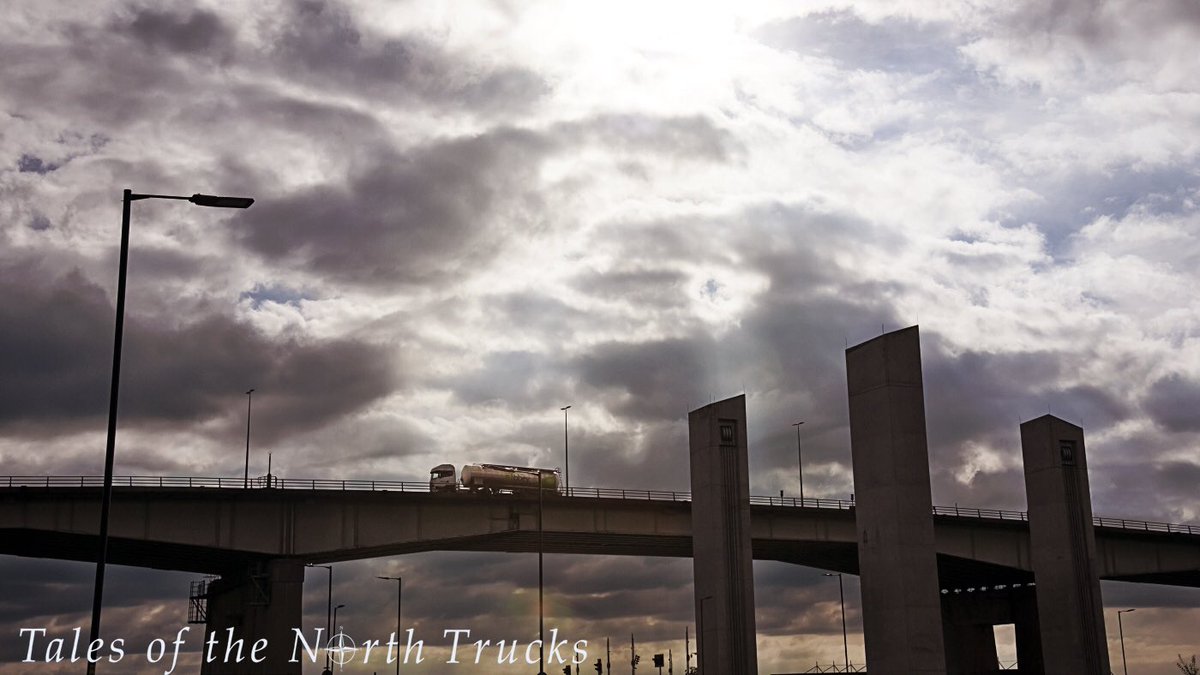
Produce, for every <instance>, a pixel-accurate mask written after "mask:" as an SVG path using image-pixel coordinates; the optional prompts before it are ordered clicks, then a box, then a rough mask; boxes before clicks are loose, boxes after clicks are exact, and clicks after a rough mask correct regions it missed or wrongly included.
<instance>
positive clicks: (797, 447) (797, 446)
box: [792, 422, 804, 506]
mask: <svg viewBox="0 0 1200 675" xmlns="http://www.w3.org/2000/svg"><path fill="white" fill-rule="evenodd" d="M801 424H804V422H796V423H794V424H792V426H794V427H796V455H797V456H798V458H799V460H800V461H799V465H800V506H804V451H803V450H801V449H800V425H801Z"/></svg>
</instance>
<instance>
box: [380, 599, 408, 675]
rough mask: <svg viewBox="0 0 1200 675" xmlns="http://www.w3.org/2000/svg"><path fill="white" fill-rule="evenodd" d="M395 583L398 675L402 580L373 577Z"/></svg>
mask: <svg viewBox="0 0 1200 675" xmlns="http://www.w3.org/2000/svg"><path fill="white" fill-rule="evenodd" d="M375 578H376V579H383V580H384V581H395V582H396V675H400V608H401V606H402V605H401V604H400V603H401V602H403V601H404V579H403V578H401V577H375Z"/></svg>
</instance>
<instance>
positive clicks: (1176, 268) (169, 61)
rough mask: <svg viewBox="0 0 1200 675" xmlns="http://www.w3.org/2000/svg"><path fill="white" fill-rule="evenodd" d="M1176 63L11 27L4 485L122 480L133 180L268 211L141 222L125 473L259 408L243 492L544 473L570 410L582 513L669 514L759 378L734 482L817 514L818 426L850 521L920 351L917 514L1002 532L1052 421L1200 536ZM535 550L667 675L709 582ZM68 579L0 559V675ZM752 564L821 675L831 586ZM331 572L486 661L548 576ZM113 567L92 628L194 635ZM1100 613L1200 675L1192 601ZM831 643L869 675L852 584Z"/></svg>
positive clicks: (835, 39) (184, 6)
mask: <svg viewBox="0 0 1200 675" xmlns="http://www.w3.org/2000/svg"><path fill="white" fill-rule="evenodd" d="M1198 42H1200V5H1197V4H1196V3H1195V2H1193V1H1192V0H1158V1H1157V2H1154V3H1144V2H1135V1H1134V0H1051V1H1049V2H1047V1H1043V0H1016V1H1014V0H970V1H966V2H941V1H937V0H926V1H915V0H912V1H908V2H904V1H894V2H874V1H866V0H864V1H859V2H846V1H838V0H814V1H813V2H806V3H792V2H753V1H743V2H736V3H733V2H722V3H707V2H695V1H692V2H682V1H678V2H676V1H671V0H661V1H657V2H653V3H646V2H632V1H628V2H627V1H621V0H612V1H609V2H604V3H582V2H573V3H562V2H554V1H549V0H546V1H537V0H530V1H528V2H506V1H502V0H496V1H493V2H455V3H434V2H387V3H381V2H367V1H365V0H339V1H334V0H329V1H306V2H261V1H258V0H256V1H254V2H249V1H246V0H228V1H226V2H221V3H216V2H212V3H205V2H196V3H186V2H169V1H168V2H155V3H148V2H126V1H124V0H120V1H112V0H96V1H94V2H87V3H78V2H66V1H63V0H36V1H35V0H17V2H16V3H15V4H12V3H10V5H8V6H6V11H5V12H4V13H3V16H0V62H2V63H3V64H4V66H3V68H2V69H0V114H2V115H3V122H2V123H0V326H3V330H2V331H0V381H2V382H3V386H2V387H0V465H2V466H3V470H2V471H0V473H3V474H7V475H43V474H50V475H81V474H82V475H99V474H100V473H102V469H103V467H102V463H103V448H104V428H105V412H106V406H107V395H108V388H107V387H108V378H109V375H110V371H109V368H110V358H111V356H110V354H111V347H112V343H111V331H112V322H113V303H114V299H113V298H114V296H115V287H116V268H117V251H118V244H119V227H120V197H121V190H122V189H124V188H131V189H133V190H134V191H139V192H149V193H166V194H184V195H190V194H192V193H195V192H200V193H212V194H232V195H246V196H252V197H254V198H255V200H256V203H255V204H254V206H253V207H251V208H250V209H248V210H246V211H244V212H233V211H223V210H213V209H203V208H195V207H192V206H190V205H188V204H187V203H184V202H167V201H142V202H137V203H135V204H134V205H133V229H132V238H131V251H132V252H131V258H130V276H129V290H128V297H127V317H126V340H125V348H124V362H123V366H122V392H121V408H120V421H119V424H120V426H119V435H118V448H117V461H116V471H117V473H118V474H120V475H129V474H133V475H167V476H225V477H236V476H240V475H241V474H242V471H243V461H244V456H243V452H244V447H243V444H244V441H245V439H244V434H245V424H246V397H245V394H244V392H245V391H246V390H247V389H249V388H251V387H253V388H254V389H255V390H256V391H255V394H254V399H253V405H254V410H253V437H252V443H253V449H252V457H251V467H250V471H251V474H252V475H261V474H264V473H265V472H266V464H267V453H270V454H271V462H272V468H273V472H274V473H275V474H276V475H279V476H283V477H288V478H314V477H317V478H321V477H338V478H377V479H394V480H410V481H421V480H425V479H426V478H427V477H428V471H429V469H430V468H431V467H433V466H434V465H436V464H440V463H443V462H449V463H453V464H455V465H456V466H461V465H462V464H465V463H471V462H481V461H482V462H495V463H516V464H521V465H528V466H562V464H563V461H562V455H561V453H562V425H563V417H562V413H561V412H560V411H559V409H560V408H561V407H562V406H565V405H568V404H569V405H571V406H572V408H571V410H570V418H569V420H570V421H569V423H570V443H571V449H572V450H573V452H572V453H571V457H572V463H571V466H570V474H571V484H572V485H573V486H597V487H627V488H643V489H644V488H654V489H674V490H686V489H687V487H688V477H687V472H686V471H685V470H681V464H682V463H684V462H685V461H686V457H687V455H686V448H687V430H686V413H687V411H689V410H691V409H694V408H697V407H699V406H702V405H704V404H707V403H709V402H711V401H713V400H718V399H721V398H724V397H727V396H730V395H735V394H741V393H743V392H744V393H745V394H746V396H747V407H748V413H749V420H748V432H749V445H750V460H749V461H750V467H751V492H752V494H760V495H768V494H777V493H778V492H779V491H780V490H783V491H784V492H785V493H786V494H789V495H794V494H795V493H796V491H797V489H798V488H797V456H796V455H797V453H796V446H795V435H794V430H793V427H792V426H791V424H792V423H793V422H795V421H799V420H803V421H804V422H805V424H804V426H803V428H802V430H803V445H804V480H805V491H806V495H808V496H822V497H829V498H846V497H848V495H849V494H850V493H851V492H853V486H852V476H851V471H850V450H849V432H848V427H847V404H846V391H845V370H844V360H843V359H844V357H843V351H844V349H845V348H846V347H847V346H849V345H854V344H856V343H859V342H862V341H864V340H867V339H870V338H872V337H875V336H877V335H879V334H880V332H881V330H894V329H896V328H900V327H903V326H908V325H913V324H919V325H920V327H921V336H922V345H921V347H922V355H923V359H924V380H925V397H926V408H927V426H928V436H929V452H930V456H931V461H932V466H931V478H932V486H933V500H934V503H935V504H953V503H959V504H962V505H970V506H979V507H990V508H1007V509H1021V508H1023V506H1024V486H1023V479H1022V474H1021V462H1020V445H1019V436H1018V424H1019V423H1020V422H1021V421H1024V420H1027V419H1031V418H1034V417H1037V416H1040V415H1041V414H1044V413H1046V412H1047V411H1049V412H1052V413H1053V414H1055V415H1058V416H1060V417H1063V418H1064V419H1067V420H1069V421H1072V422H1074V423H1076V424H1079V425H1081V426H1083V427H1084V429H1085V433H1086V438H1087V451H1088V455H1089V464H1090V474H1091V475H1090V478H1091V487H1092V499H1093V504H1094V510H1095V512H1096V514H1098V515H1105V516H1118V517H1120V516H1124V517H1130V518H1140V519H1147V520H1159V521H1168V522H1190V523H1196V522H1200V497H1198V496H1197V491H1196V486H1197V484H1200V415H1198V414H1197V410H1200V325H1198V323H1197V319H1198V317H1200V295H1197V294H1196V293H1195V292H1194V289H1195V288H1196V286H1197V283H1198V282H1200V271H1198V270H1200V264H1198V263H1200V51H1198V50H1196V49H1195V45H1196V44H1197V43H1198ZM547 564H548V568H547V569H548V570H550V571H549V572H548V575H547V583H548V587H547V588H548V590H547V594H548V597H549V598H550V606H551V614H552V617H553V621H555V622H556V623H557V625H559V626H561V627H563V629H564V630H567V629H569V630H570V631H571V632H572V634H575V633H578V634H579V635H580V636H582V637H585V638H587V639H589V640H599V641H600V642H601V643H602V642H603V639H604V637H606V636H611V637H612V639H613V642H614V647H616V645H620V646H621V647H620V649H623V650H626V651H625V652H621V654H624V655H625V656H623V657H620V658H625V659H627V658H628V656H627V654H628V652H627V649H628V647H627V638H628V635H629V633H631V632H634V633H637V634H638V635H639V640H642V641H645V642H646V643H648V644H647V647H646V649H645V650H639V651H642V653H643V654H646V653H653V652H652V651H650V650H654V649H658V648H659V647H661V649H660V651H661V650H665V649H666V648H668V647H670V648H671V649H672V650H673V653H674V655H675V656H676V660H677V662H678V661H680V660H681V656H680V655H681V654H682V651H683V643H682V637H683V633H684V628H685V626H694V619H695V617H694V616H693V609H692V585H691V564H690V561H687V560H669V559H656V558H617V557H598V558H597V557H586V556H551V557H549V558H548V563H547ZM91 569H92V568H91V566H88V565H80V564H74V563H60V562H48V561H36V560H27V559H19V558H13V557H0V644H3V645H4V647H3V653H0V673H15V672H26V671H24V670H22V669H21V666H20V665H19V664H14V663H12V661H13V660H14V654H16V653H17V652H16V651H15V649H14V645H15V644H16V643H15V642H14V637H15V635H16V632H17V628H18V627H19V626H25V625H29V624H31V623H37V624H38V625H43V624H52V625H56V626H75V625H85V626H86V614H87V612H88V609H89V607H90V597H91ZM754 569H755V590H756V602H757V607H758V615H757V629H758V642H759V661H760V669H761V671H762V672H764V673H767V672H788V671H791V670H801V669H803V668H802V667H801V666H803V667H807V666H808V665H811V663H812V662H814V661H817V660H820V661H821V662H822V663H826V662H832V661H834V660H836V659H838V658H839V657H840V654H841V647H842V645H841V640H840V637H841V635H840V633H841V625H840V614H839V607H838V604H837V597H838V596H837V584H836V580H834V579H830V578H826V577H823V576H822V573H821V571H820V570H811V569H805V568H798V567H793V566H790V565H784V564H779V563H756V564H755V568H754ZM336 570H337V571H336V573H335V574H336V581H337V587H336V589H335V592H336V593H337V594H338V595H339V597H340V598H343V599H342V600H339V602H345V603H346V604H347V606H348V607H350V608H352V609H350V610H347V615H346V616H347V621H350V620H351V619H350V618H349V617H351V616H353V620H354V621H358V622H361V623H369V624H382V625H390V623H388V622H390V621H391V619H390V618H389V617H391V616H393V615H392V614H391V612H392V611H393V610H392V607H393V606H392V604H391V602H392V597H393V596H391V595H390V589H388V588H383V587H380V586H379V585H380V584H382V583H383V582H378V581H375V580H374V579H373V577H374V576H375V575H376V574H388V573H390V574H403V575H404V576H405V578H406V579H409V580H411V586H410V587H406V594H405V598H406V603H405V604H406V615H407V616H409V617H411V619H412V621H413V622H414V625H415V626H416V627H417V628H418V630H419V631H421V632H440V630H441V628H442V627H447V626H456V625H465V626H471V627H477V628H476V630H478V631H480V632H481V633H489V634H490V633H491V632H496V633H500V632H507V631H508V630H510V629H511V627H512V626H514V625H518V624H519V623H520V622H521V621H525V622H528V620H529V618H528V617H529V615H528V610H529V605H528V600H529V597H530V596H529V584H530V583H531V582H532V579H534V578H535V577H534V575H535V574H536V571H535V570H536V566H535V563H534V562H533V560H532V559H531V558H530V557H529V556H520V555H506V554H468V553H453V554H452V553H428V554H420V555H412V556H405V557H400V558H391V559H379V560H370V561H360V562H354V563H341V564H338V565H337V567H336ZM319 572H320V573H319V574H316V573H310V574H309V580H308V582H307V584H306V587H305V592H306V596H305V598H306V600H305V611H306V621H311V622H314V623H315V622H317V620H318V619H317V617H322V618H323V616H324V594H325V589H324V585H323V584H324V571H323V570H320V571H319ZM110 579H111V582H110V585H109V590H108V599H109V603H110V607H112V609H110V610H109V611H108V612H106V614H105V626H106V630H113V631H124V632H126V633H128V634H130V635H131V636H133V635H143V636H146V635H152V636H160V635H162V634H164V633H165V634H166V635H167V636H168V637H169V636H172V635H173V634H174V631H175V630H176V629H177V627H178V626H180V625H182V622H183V618H184V617H185V616H186V590H187V582H188V581H189V580H190V577H189V576H188V575H184V574H179V573H170V572H155V571H148V570H138V569H132V568H117V569H116V570H115V571H114V572H113V573H112V574H111V575H110ZM1103 594H1104V602H1105V607H1106V612H1105V616H1106V620H1107V621H1108V622H1109V624H1110V626H1109V638H1110V654H1111V655H1112V657H1113V658H1114V663H1115V662H1116V661H1115V660H1116V659H1118V658H1119V651H1118V650H1119V647H1118V645H1117V643H1116V637H1115V636H1116V630H1115V628H1116V626H1115V623H1116V619H1115V610H1116V609H1117V608H1118V607H1121V608H1125V607H1131V608H1133V607H1135V608H1137V609H1138V613H1136V614H1132V615H1125V624H1126V628H1127V630H1126V631H1125V633H1126V648H1127V651H1128V657H1129V665H1130V668H1131V672H1132V671H1134V669H1136V672H1138V673H1143V674H1145V675H1167V674H1168V673H1173V672H1175V670H1174V668H1173V666H1172V665H1171V664H1172V663H1173V662H1174V660H1175V655H1176V654H1177V653H1182V654H1191V653H1195V652H1198V651H1200V638H1198V637H1197V635H1198V634H1200V630H1198V627H1200V591H1197V590H1194V589H1170V588H1155V587H1139V586H1134V585H1129V584H1115V583H1105V584H1104V585H1103ZM450 599H453V601H450ZM847 617H848V622H849V625H850V629H851V639H850V642H851V644H850V647H851V649H850V651H851V658H852V659H853V658H856V655H857V658H858V659H859V660H860V661H861V655H862V647H861V644H862V641H861V640H862V639H861V632H860V629H859V626H860V625H861V617H860V615H859V609H858V596H857V581H856V580H854V579H851V578H847ZM534 626H535V624H534ZM497 637H502V636H500V635H497ZM514 637H516V636H514ZM522 637H523V639H525V640H528V639H530V636H529V635H523V636H522ZM668 640H669V641H671V642H670V643H668ZM1006 644H1007V643H1006ZM1003 655H1004V648H1003V647H1002V650H1001V656H1002V658H1003ZM617 659H618V652H617V651H616V649H614V665H616V661H617ZM646 660H648V657H647V656H643V663H645V661H646ZM676 667H678V663H677V666H676ZM39 672H45V673H54V672H57V671H55V670H54V669H53V668H50V667H47V668H45V669H42V670H40V671H39ZM64 672H65V671H64ZM146 672H162V670H161V669H159V670H157V671H155V670H153V669H148V670H146ZM413 672H427V673H438V672H459V671H455V670H450V671H445V670H442V671H439V670H437V669H436V668H427V669H426V670H414V671H413ZM512 672H516V671H515V670H514V671H512Z"/></svg>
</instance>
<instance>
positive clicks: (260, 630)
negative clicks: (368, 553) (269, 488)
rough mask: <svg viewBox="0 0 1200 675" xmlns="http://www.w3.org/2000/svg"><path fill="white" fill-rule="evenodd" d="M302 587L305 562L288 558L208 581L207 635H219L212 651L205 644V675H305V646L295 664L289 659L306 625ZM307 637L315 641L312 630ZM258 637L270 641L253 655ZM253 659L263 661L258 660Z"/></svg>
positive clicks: (202, 673)
mask: <svg viewBox="0 0 1200 675" xmlns="http://www.w3.org/2000/svg"><path fill="white" fill-rule="evenodd" d="M303 586H304V563H303V562H301V561H299V560H293V559H288V558H277V559H274V560H267V561H263V562H261V563H256V564H254V565H252V566H251V567H249V568H247V569H245V570H243V571H242V572H241V573H238V574H233V575H226V576H222V577H221V578H220V579H217V580H216V581H213V582H212V583H211V584H209V586H208V622H207V625H206V626H205V635H204V639H205V640H206V641H207V640H208V639H209V636H211V635H213V634H215V635H216V638H217V639H216V642H215V644H214V646H213V648H212V649H211V653H210V648H209V645H208V644H207V642H206V643H205V646H204V652H203V657H204V661H203V663H202V665H201V667H200V673H201V675H234V674H236V675H260V674H261V675H267V674H270V675H300V672H301V665H302V663H301V661H303V660H304V658H305V656H304V652H303V650H302V649H301V650H300V651H299V652H298V658H299V660H298V661H297V662H296V663H289V662H288V661H289V659H291V657H292V643H293V641H294V639H295V638H294V633H293V631H292V629H293V628H301V625H300V618H301V603H302V599H303ZM230 629H232V631H233V633H232V637H231V635H230V632H229V631H230ZM334 632H335V633H336V632H337V627H336V626H335V627H334ZM306 636H308V638H309V639H310V640H311V639H312V634H311V632H310V633H306ZM238 640H240V641H241V642H240V643H239V642H237V641H238ZM259 640H266V641H267V642H266V645H265V646H263V647H262V648H261V649H259V650H258V652H257V654H254V653H253V650H254V647H255V643H256V642H258V641H259ZM239 645H240V650H239V648H238V647H239ZM239 656H240V659H239ZM252 657H256V658H258V659H261V662H259V663H254V661H253V658H252ZM210 659H211V660H210Z"/></svg>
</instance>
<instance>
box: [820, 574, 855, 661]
mask: <svg viewBox="0 0 1200 675" xmlns="http://www.w3.org/2000/svg"><path fill="white" fill-rule="evenodd" d="M825 576H827V577H837V579H838V597H839V598H841V601H842V654H843V656H845V657H846V672H847V673H848V672H850V643H849V640H848V639H847V638H846V591H845V589H844V588H843V586H842V575H841V574H837V573H830V572H826V573H825Z"/></svg>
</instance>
